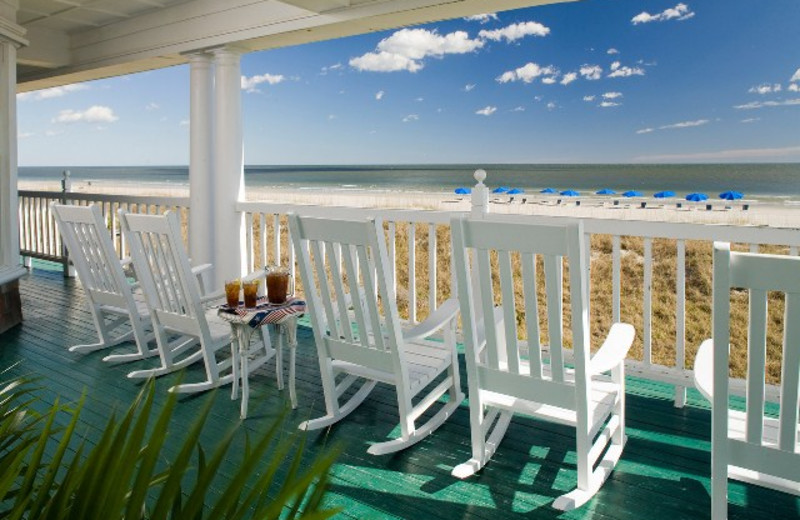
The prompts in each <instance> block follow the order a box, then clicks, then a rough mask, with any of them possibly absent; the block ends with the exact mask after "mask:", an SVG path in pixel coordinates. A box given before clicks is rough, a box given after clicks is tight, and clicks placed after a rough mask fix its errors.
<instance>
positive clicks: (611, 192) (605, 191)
mask: <svg viewBox="0 0 800 520" xmlns="http://www.w3.org/2000/svg"><path fill="white" fill-rule="evenodd" d="M594 194H595V195H616V194H617V192H616V191H614V190H611V189H608V188H603V189H602V190H598V191H596V192H594Z"/></svg>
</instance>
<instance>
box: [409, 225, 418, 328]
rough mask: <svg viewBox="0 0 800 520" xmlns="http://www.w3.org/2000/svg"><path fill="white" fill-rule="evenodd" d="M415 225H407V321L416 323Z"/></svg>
mask: <svg viewBox="0 0 800 520" xmlns="http://www.w3.org/2000/svg"><path fill="white" fill-rule="evenodd" d="M416 257H417V244H416V225H415V224H414V223H413V222H409V223H408V321H409V322H411V323H416V322H417V266H416V263H417V262H416Z"/></svg>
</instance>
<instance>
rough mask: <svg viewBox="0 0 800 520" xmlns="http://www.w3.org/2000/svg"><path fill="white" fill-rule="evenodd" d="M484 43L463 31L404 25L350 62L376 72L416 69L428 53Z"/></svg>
mask: <svg viewBox="0 0 800 520" xmlns="http://www.w3.org/2000/svg"><path fill="white" fill-rule="evenodd" d="M483 45H484V42H483V41H482V40H478V39H471V38H470V37H469V35H468V34H467V33H466V32H464V31H455V32H451V33H448V34H445V35H444V36H442V35H440V34H439V33H437V32H436V31H429V30H427V29H401V30H399V31H396V32H395V33H393V34H392V35H391V36H389V37H388V38H384V39H383V40H381V41H380V42H378V45H377V47H376V50H375V52H368V53H366V54H364V55H362V56H358V57H356V58H352V59H351V60H350V66H351V67H353V68H355V69H358V70H367V71H373V72H394V71H401V70H407V71H409V72H417V71H418V70H421V69H422V68H423V67H424V66H425V65H424V63H423V62H422V60H423V59H424V58H426V57H429V56H433V57H437V58H439V57H442V56H444V55H446V54H465V53H468V52H472V51H475V50H477V49H480V48H481V47H483Z"/></svg>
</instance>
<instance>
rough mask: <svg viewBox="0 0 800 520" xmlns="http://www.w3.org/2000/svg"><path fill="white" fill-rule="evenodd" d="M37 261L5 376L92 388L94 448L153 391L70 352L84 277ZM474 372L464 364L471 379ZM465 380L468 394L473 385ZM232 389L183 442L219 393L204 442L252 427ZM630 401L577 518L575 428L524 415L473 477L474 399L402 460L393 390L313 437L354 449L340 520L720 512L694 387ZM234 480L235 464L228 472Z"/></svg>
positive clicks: (273, 402) (304, 352)
mask: <svg viewBox="0 0 800 520" xmlns="http://www.w3.org/2000/svg"><path fill="white" fill-rule="evenodd" d="M36 265H37V268H36V269H35V270H34V272H33V274H30V275H28V276H26V277H25V278H23V279H22V280H21V283H20V286H21V291H22V299H23V309H24V317H25V322H24V323H23V325H21V326H19V327H17V328H15V329H13V330H12V331H9V332H7V333H6V334H4V335H2V336H0V368H5V367H9V366H12V365H14V364H15V363H18V364H17V365H15V366H14V367H13V368H12V369H11V373H12V374H13V375H22V374H26V375H34V376H39V377H41V378H42V384H43V386H44V387H45V388H44V390H43V391H42V392H41V396H42V398H43V401H44V403H52V402H53V401H54V400H55V398H56V397H57V396H60V398H61V399H62V401H68V402H69V401H76V400H78V399H79V398H80V396H81V394H82V393H83V392H86V393H87V403H86V405H85V409H84V412H83V414H82V428H83V431H84V432H85V435H86V438H87V439H88V441H89V442H91V441H92V439H96V438H97V437H98V435H99V430H100V428H102V426H103V425H104V423H105V421H106V420H107V418H108V416H109V414H110V413H111V412H112V411H113V410H123V409H125V408H127V406H128V405H129V403H130V402H131V401H132V399H133V397H134V396H135V395H136V393H137V392H138V391H139V389H140V387H141V383H139V382H136V381H132V380H129V379H127V378H126V377H125V375H126V374H127V372H129V371H130V370H132V369H133V368H132V367H133V365H131V364H127V365H116V366H112V365H108V364H106V363H104V362H102V361H101V358H102V357H103V356H104V355H105V354H106V352H98V353H93V354H87V355H80V354H73V353H70V352H68V351H67V347H69V346H70V345H73V344H76V343H88V342H93V341H95V340H96V339H95V338H96V336H95V333H94V328H93V326H92V322H91V317H90V315H89V313H88V312H87V310H86V307H85V301H84V298H83V294H82V291H81V289H80V286H79V284H78V282H77V281H75V280H73V279H68V280H65V279H64V278H63V277H62V276H61V273H60V271H58V270H55V268H53V269H54V270H48V269H47V268H46V266H44V265H43V264H36ZM40 266H41V267H42V268H39V267H40ZM298 340H299V347H298V357H297V366H298V379H297V390H298V399H299V404H300V406H299V408H298V409H297V410H295V411H293V412H291V413H290V415H289V421H288V423H287V424H286V426H285V428H286V430H287V431H289V430H293V429H294V428H295V427H296V425H297V424H298V423H299V422H300V421H301V420H304V419H306V418H310V417H316V416H319V415H322V414H323V412H324V404H323V402H322V389H321V386H320V384H319V370H318V367H317V357H316V352H315V348H314V343H313V338H312V335H311V331H310V330H309V329H308V328H306V327H301V328H300V330H299V331H298ZM125 348H126V347H125V346H121V347H119V350H124V349H125ZM127 348H130V347H129V346H128V347H127ZM287 357H288V356H287ZM145 364H147V363H146V362H140V363H138V365H139V366H142V365H145ZM134 365H135V364H134ZM286 372H287V373H288V368H287V370H286ZM465 373H466V371H465V370H463V357H462V379H464V378H465ZM274 374H275V366H274V361H273V362H270V363H268V364H267V365H266V367H264V368H262V369H261V370H260V371H259V372H258V373H257V374H255V375H254V376H253V377H252V378H251V401H250V403H251V404H250V407H251V413H250V417H249V418H248V419H247V420H245V421H244V422H243V423H241V426H240V428H239V431H238V433H237V437H236V446H238V447H240V448H241V446H243V443H244V437H245V433H247V434H248V435H250V436H251V437H252V436H256V435H258V434H259V432H263V431H265V430H266V428H267V427H268V426H269V424H270V423H271V422H272V421H273V420H274V418H275V417H276V416H277V415H278V414H279V413H281V411H282V410H284V409H285V407H286V406H287V404H286V403H287V402H288V391H278V389H277V385H276V381H275V375H274ZM175 377H176V376H173V375H169V376H165V377H162V378H160V379H159V380H158V381H157V390H158V395H159V398H160V399H162V400H163V399H164V398H165V396H166V390H167V388H168V387H169V386H170V385H172V384H173V383H174V381H175ZM201 377H202V374H201V367H200V366H199V365H197V366H195V367H193V368H192V369H190V370H189V371H188V373H187V374H186V379H187V380H195V379H196V380H199V379H200V378H201ZM462 384H463V385H464V387H465V390H466V381H465V380H463V381H462ZM229 392H230V388H229V387H225V388H223V389H221V390H220V391H218V392H217V393H216V394H214V393H206V394H203V395H200V396H190V397H182V398H181V400H180V403H179V405H178V408H177V413H176V415H175V417H174V419H173V423H172V426H171V428H172V429H173V430H174V431H175V434H174V437H173V438H178V436H179V434H180V432H181V430H182V429H184V428H185V427H186V425H187V424H189V423H190V422H191V421H192V420H193V418H194V414H195V413H196V411H197V410H198V409H199V408H200V406H201V405H202V404H204V403H205V402H206V400H208V399H212V400H213V401H214V403H213V409H212V416H211V418H210V421H209V423H208V424H207V426H206V430H205V431H204V435H203V443H204V446H205V447H206V451H207V452H208V451H210V450H212V449H213V446H214V443H215V441H216V439H218V438H220V437H221V436H222V434H223V433H224V432H226V431H227V429H228V428H230V427H232V426H235V425H237V424H240V423H239V417H238V414H239V403H238V401H236V402H234V401H231V400H230V393H229ZM627 395H628V407H627V413H628V437H629V439H628V443H627V446H626V448H625V451H624V453H623V456H622V460H621V461H620V463H619V465H618V466H617V468H616V470H615V471H614V472H613V474H612V475H611V477H610V479H609V480H608V482H606V484H605V485H604V486H603V488H602V489H601V490H600V492H599V493H598V494H597V496H596V497H595V498H594V499H593V500H592V501H590V502H589V503H588V504H586V505H585V506H584V507H582V508H580V509H578V510H576V511H572V512H567V513H562V512H559V511H556V510H554V509H552V507H551V503H552V501H553V500H554V498H555V497H557V496H558V495H560V494H562V493H563V492H565V491H568V490H569V489H571V488H572V487H574V485H575V479H576V471H575V466H574V459H575V452H574V434H573V433H572V432H571V431H570V429H569V428H565V427H561V426H557V425H551V424H547V423H542V422H538V421H535V420H531V419H526V418H522V417H516V418H515V419H514V420H513V422H512V424H511V426H510V428H509V431H508V434H507V436H506V438H505V440H504V441H503V443H502V445H501V446H500V448H499V449H498V451H497V453H496V455H495V456H494V458H493V460H492V461H491V462H490V463H489V464H488V466H487V467H486V468H485V469H484V470H483V471H482V472H481V473H480V474H479V475H477V476H475V477H473V478H470V479H467V480H464V481H461V480H458V479H455V478H453V477H451V476H450V470H451V469H452V468H453V467H454V466H455V465H456V464H458V463H460V462H463V461H465V460H466V459H468V458H469V456H470V446H469V416H468V409H467V406H466V403H465V404H463V405H462V406H461V408H460V409H459V410H458V411H457V413H456V414H455V415H454V416H453V417H452V418H451V419H450V420H448V421H447V422H446V423H445V424H444V426H442V427H441V428H439V430H437V431H436V432H435V433H434V434H433V435H431V436H430V437H428V438H427V439H425V440H423V441H422V442H420V443H419V444H417V445H416V446H414V447H412V448H410V449H408V450H405V451H403V452H401V453H399V454H395V455H393V456H381V457H375V456H371V455H368V454H367V453H366V450H367V447H368V445H369V443H370V441H376V440H383V439H385V438H387V437H389V436H392V434H393V433H394V432H393V430H394V429H395V426H396V424H397V413H396V411H395V405H394V392H393V390H392V389H391V388H390V387H385V386H384V387H381V386H379V387H378V388H376V390H375V391H373V393H372V395H371V396H370V397H369V398H368V399H367V401H366V402H365V403H364V404H363V405H362V406H361V407H360V408H359V409H358V410H356V411H355V412H353V414H352V415H351V416H350V417H349V418H347V419H345V420H344V421H342V422H341V423H340V424H338V425H335V426H334V427H332V428H330V429H329V430H322V431H316V432H309V433H308V450H309V451H310V452H315V451H318V450H322V449H326V447H328V446H330V445H332V444H340V445H341V446H342V447H343V452H342V454H341V456H340V457H339V459H338V462H337V463H336V465H335V466H334V471H333V478H332V485H331V486H330V491H329V493H328V495H327V500H328V502H329V503H330V504H335V505H339V506H342V507H343V508H344V509H343V512H342V513H341V514H340V518H409V519H453V518H475V519H491V520H496V519H498V518H517V517H519V518H596V519H655V518H668V519H670V520H676V519H679V518H708V517H709V516H710V502H709V495H708V490H709V478H708V477H709V471H710V467H709V464H710V452H709V448H710V443H709V436H710V414H709V411H708V407H707V404H706V403H705V402H704V401H703V400H702V399H701V398H700V397H699V394H697V392H694V391H691V392H690V398H689V405H688V406H686V407H685V408H683V409H678V408H675V407H673V404H672V401H671V396H672V395H673V388H672V387H671V386H669V385H664V384H658V383H653V382H649V381H645V380H641V379H634V378H629V379H628V394H627ZM236 464H238V460H236V459H235V458H232V459H231V460H229V461H227V466H226V467H227V468H231V467H235V465H236ZM225 477H226V472H225V470H224V469H223V471H221V472H220V475H219V478H220V479H224V478H225ZM216 489H219V486H217V488H216ZM212 492H213V491H212ZM729 494H730V499H729V501H730V509H729V514H730V517H731V518H742V519H743V518H747V519H759V518H765V519H766V518H770V519H774V518H800V500H799V499H797V498H796V497H793V496H790V495H786V494H783V493H779V492H774V491H770V490H765V489H762V488H758V487H756V486H749V485H744V484H740V483H735V482H732V483H731V484H730V485H729Z"/></svg>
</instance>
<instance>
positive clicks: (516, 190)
mask: <svg viewBox="0 0 800 520" xmlns="http://www.w3.org/2000/svg"><path fill="white" fill-rule="evenodd" d="M520 193H525V190H522V189H520V188H514V189H512V190H508V191H507V192H506V194H507V195H519V194H520Z"/></svg>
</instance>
